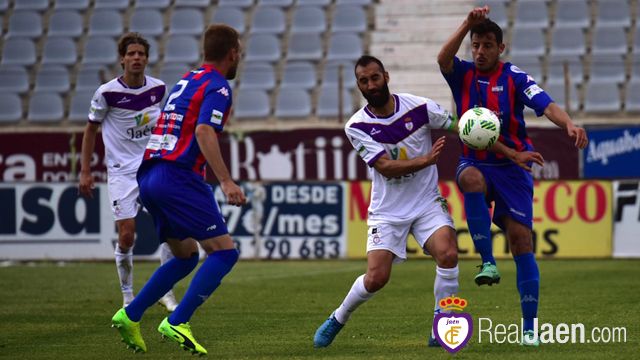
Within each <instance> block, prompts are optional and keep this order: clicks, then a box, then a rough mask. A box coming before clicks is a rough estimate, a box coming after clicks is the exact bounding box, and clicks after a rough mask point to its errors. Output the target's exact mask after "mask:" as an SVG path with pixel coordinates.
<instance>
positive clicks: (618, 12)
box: [595, 0, 631, 28]
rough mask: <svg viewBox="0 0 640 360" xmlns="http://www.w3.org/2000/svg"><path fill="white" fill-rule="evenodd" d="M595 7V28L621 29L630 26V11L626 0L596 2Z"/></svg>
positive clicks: (600, 0) (601, 0)
mask: <svg viewBox="0 0 640 360" xmlns="http://www.w3.org/2000/svg"><path fill="white" fill-rule="evenodd" d="M596 6H597V11H596V24H595V25H596V26H599V27H604V26H610V27H617V28H621V27H629V26H630V25H631V15H630V14H631V9H630V6H629V1H628V0H598V1H596Z"/></svg>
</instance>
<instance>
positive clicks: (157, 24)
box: [129, 8, 164, 36]
mask: <svg viewBox="0 0 640 360" xmlns="http://www.w3.org/2000/svg"><path fill="white" fill-rule="evenodd" d="M129 31H135V32H139V33H140V34H142V35H145V36H160V35H162V34H163V33H164V24H163V20H162V14H161V13H160V11H159V10H156V9H147V8H143V9H135V10H134V12H133V14H132V15H131V19H130V20H129Z"/></svg>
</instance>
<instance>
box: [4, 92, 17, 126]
mask: <svg viewBox="0 0 640 360" xmlns="http://www.w3.org/2000/svg"><path fill="white" fill-rule="evenodd" d="M0 109H2V111H0V122H3V123H11V122H17V121H20V119H22V100H20V96H18V94H12V93H3V94H2V96H0Z"/></svg>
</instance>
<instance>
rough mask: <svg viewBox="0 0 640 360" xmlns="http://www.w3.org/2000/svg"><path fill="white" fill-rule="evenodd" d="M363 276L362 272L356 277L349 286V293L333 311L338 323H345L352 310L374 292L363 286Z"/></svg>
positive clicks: (369, 297)
mask: <svg viewBox="0 0 640 360" xmlns="http://www.w3.org/2000/svg"><path fill="white" fill-rule="evenodd" d="M364 276H365V275H364V274H362V275H360V276H359V277H358V278H357V279H356V281H354V283H353V286H351V290H349V293H348V294H347V296H346V297H345V298H344V300H343V301H342V304H340V306H339V307H338V308H337V309H336V311H335V312H334V314H333V315H334V316H335V317H336V320H338V322H339V323H340V324H343V325H344V324H346V322H347V321H348V320H349V317H350V316H351V313H352V312H354V311H355V310H356V309H357V308H358V306H360V305H361V304H362V303H364V302H365V301H367V300H369V299H371V297H372V296H373V295H374V294H375V293H370V292H368V291H367V289H366V288H365V287H364Z"/></svg>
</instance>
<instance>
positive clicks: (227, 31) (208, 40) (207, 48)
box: [203, 24, 240, 61]
mask: <svg viewBox="0 0 640 360" xmlns="http://www.w3.org/2000/svg"><path fill="white" fill-rule="evenodd" d="M239 41H240V35H239V34H238V32H237V31H236V30H235V29H234V28H232V27H231V26H228V25H224V24H213V25H209V27H208V28H207V30H205V32H204V41H203V50H204V61H220V60H222V59H224V57H225V56H227V54H229V52H230V51H231V49H237V48H238V44H239Z"/></svg>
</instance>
